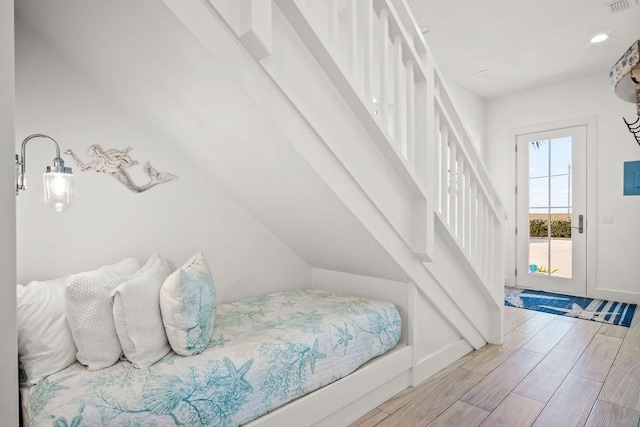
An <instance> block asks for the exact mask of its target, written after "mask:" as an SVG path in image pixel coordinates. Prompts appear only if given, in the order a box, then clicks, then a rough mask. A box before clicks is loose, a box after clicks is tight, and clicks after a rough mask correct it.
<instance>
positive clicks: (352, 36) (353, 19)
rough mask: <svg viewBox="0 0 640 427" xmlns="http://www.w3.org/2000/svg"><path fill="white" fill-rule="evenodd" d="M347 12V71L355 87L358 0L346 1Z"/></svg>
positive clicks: (356, 84)
mask: <svg viewBox="0 0 640 427" xmlns="http://www.w3.org/2000/svg"><path fill="white" fill-rule="evenodd" d="M348 1H349V3H348V4H347V12H348V14H349V18H348V22H349V23H348V26H347V31H348V33H347V34H348V39H349V47H350V51H349V70H350V71H351V78H352V79H353V80H352V81H353V84H354V85H355V86H356V87H357V86H358V83H357V80H358V79H357V78H356V77H357V70H358V0H348Z"/></svg>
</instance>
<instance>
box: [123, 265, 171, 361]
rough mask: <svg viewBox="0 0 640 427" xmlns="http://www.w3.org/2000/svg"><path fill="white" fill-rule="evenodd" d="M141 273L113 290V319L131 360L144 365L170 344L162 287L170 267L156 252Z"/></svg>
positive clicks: (127, 355) (163, 353)
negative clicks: (164, 313) (162, 312)
mask: <svg viewBox="0 0 640 427" xmlns="http://www.w3.org/2000/svg"><path fill="white" fill-rule="evenodd" d="M143 270H145V271H144V272H143V273H142V274H138V275H136V276H135V277H133V278H131V279H130V280H127V281H126V282H124V283H121V284H120V285H118V287H117V288H115V289H114V291H113V292H112V293H111V296H112V298H113V319H114V323H115V326H116V332H117V334H118V339H119V340H120V345H121V346H122V352H123V353H124V356H125V357H126V358H127V359H128V360H129V361H130V362H131V364H132V365H133V366H134V367H136V368H139V369H145V368H148V367H149V366H151V365H152V364H154V363H155V362H157V361H158V360H160V359H161V358H162V357H163V356H164V355H165V354H167V353H168V352H169V351H170V350H171V347H169V343H168V342H167V336H166V334H165V332H164V326H163V325H162V315H161V314H160V302H159V299H160V288H161V287H162V284H163V283H164V281H165V279H166V278H167V276H168V275H169V270H168V268H167V266H166V265H165V263H164V261H163V260H162V258H161V257H160V255H158V254H156V253H154V254H153V255H151V257H150V258H149V261H147V264H145V266H144V267H143Z"/></svg>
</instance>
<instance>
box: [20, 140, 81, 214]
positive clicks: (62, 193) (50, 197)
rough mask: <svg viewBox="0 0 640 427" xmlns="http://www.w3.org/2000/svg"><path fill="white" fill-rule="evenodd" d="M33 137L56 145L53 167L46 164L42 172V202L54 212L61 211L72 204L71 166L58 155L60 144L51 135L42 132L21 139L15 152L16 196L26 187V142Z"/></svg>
mask: <svg viewBox="0 0 640 427" xmlns="http://www.w3.org/2000/svg"><path fill="white" fill-rule="evenodd" d="M33 138H44V139H46V140H49V141H51V142H52V143H53V145H55V147H56V157H55V158H54V159H53V167H51V166H47V168H46V169H45V172H44V174H43V177H44V202H45V203H46V204H47V206H49V207H50V208H51V209H53V210H54V211H56V212H62V211H64V210H66V209H68V208H69V207H70V206H71V205H72V204H73V173H72V172H71V168H68V167H66V166H65V165H64V160H62V158H61V157H60V146H59V145H58V143H57V142H56V141H55V140H54V139H53V138H51V137H49V136H47V135H42V134H38V133H36V134H33V135H29V136H28V137H26V138H25V139H24V141H22V147H21V149H20V155H18V154H16V196H17V195H18V193H19V191H20V190H26V189H27V178H26V175H25V173H26V170H27V162H26V152H25V149H26V146H27V142H28V141H30V140H31V139H33Z"/></svg>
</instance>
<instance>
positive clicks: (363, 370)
mask: <svg viewBox="0 0 640 427" xmlns="http://www.w3.org/2000/svg"><path fill="white" fill-rule="evenodd" d="M311 282H312V287H314V288H318V289H324V290H327V291H332V292H338V293H344V294H351V295H357V296H363V297H367V298H372V299H379V300H384V301H389V302H391V303H393V304H394V305H395V306H396V308H397V309H398V311H399V312H400V317H401V318H402V334H401V337H400V342H399V343H398V345H396V347H395V348H393V349H392V350H390V351H389V352H387V353H385V354H383V355H380V356H378V357H376V358H375V359H373V360H370V361H369V362H368V363H366V364H365V365H363V366H361V367H360V368H358V369H357V370H356V371H355V372H354V373H352V374H351V375H348V376H346V377H344V378H342V379H340V380H338V381H336V382H334V383H332V384H329V385H327V386H325V387H322V388H321V389H319V390H316V391H314V392H312V393H309V394H307V395H305V396H302V397H300V398H298V399H296V400H294V401H292V402H289V403H287V404H286V405H284V406H281V407H280V408H278V409H276V410H274V411H271V412H269V413H267V414H265V415H263V416H261V417H260V418H258V419H256V420H254V421H252V422H250V423H249V424H247V426H250V427H271V426H273V427H282V426H289V425H295V426H311V425H314V426H327V427H329V426H331V427H335V426H341V425H345V426H346V425H347V424H349V423H350V422H352V421H354V420H356V419H358V418H359V417H360V416H362V415H364V414H365V413H367V412H368V411H370V410H371V409H373V408H375V407H376V406H377V405H379V404H381V403H383V402H385V401H386V400H388V399H389V398H390V397H392V396H394V395H396V394H397V393H399V392H400V391H402V390H404V389H405V388H407V387H409V386H410V385H411V384H412V381H413V378H412V376H413V373H412V368H413V348H412V345H411V342H410V337H411V336H412V324H411V323H410V319H411V318H413V315H412V311H413V304H412V301H413V300H414V299H413V297H412V293H415V291H416V290H415V287H414V285H413V284H410V283H403V282H395V281H391V280H384V279H378V278H373V277H365V276H358V275H355V274H348V273H341V272H337V271H330V270H323V269H318V268H313V269H312V274H311Z"/></svg>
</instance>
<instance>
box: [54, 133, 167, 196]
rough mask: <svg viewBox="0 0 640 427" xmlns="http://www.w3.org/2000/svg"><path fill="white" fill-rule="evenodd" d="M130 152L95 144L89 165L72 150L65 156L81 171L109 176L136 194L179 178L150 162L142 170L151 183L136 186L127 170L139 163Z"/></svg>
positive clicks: (66, 152) (90, 151)
mask: <svg viewBox="0 0 640 427" xmlns="http://www.w3.org/2000/svg"><path fill="white" fill-rule="evenodd" d="M129 151H131V147H127V148H125V149H124V150H116V149H114V148H112V149H109V150H103V149H102V147H101V146H100V145H98V144H93V145H92V146H90V147H89V149H88V150H87V152H88V154H89V156H90V157H91V158H92V159H93V160H91V162H89V163H84V162H83V161H82V160H80V158H79V157H78V156H77V155H76V153H74V152H73V151H72V150H67V151H65V152H64V154H67V155H69V156H71V157H72V158H73V160H74V161H75V162H76V165H78V167H79V168H80V170H81V171H83V172H86V171H91V170H92V171H95V172H102V173H106V174H109V175H111V176H112V177H114V178H115V179H117V180H118V181H120V183H121V184H122V185H124V186H125V187H127V188H128V189H129V190H131V191H133V192H134V193H142V192H143V191H147V190H148V189H150V188H151V187H155V186H156V185H158V184H163V183H165V182H168V181H172V180H174V179H177V178H178V177H177V176H175V175H172V174H170V173H167V172H158V171H157V170H156V169H155V168H154V167H153V166H151V164H150V163H149V162H145V164H144V165H142V169H143V171H144V172H145V174H146V175H147V176H148V177H149V182H147V183H146V184H143V185H136V184H135V183H134V182H133V180H132V179H131V176H130V175H129V172H127V169H128V168H130V167H132V166H136V165H138V164H139V163H138V161H137V160H133V159H132V158H131V156H129Z"/></svg>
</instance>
